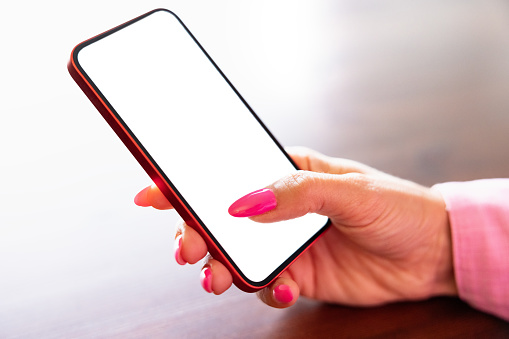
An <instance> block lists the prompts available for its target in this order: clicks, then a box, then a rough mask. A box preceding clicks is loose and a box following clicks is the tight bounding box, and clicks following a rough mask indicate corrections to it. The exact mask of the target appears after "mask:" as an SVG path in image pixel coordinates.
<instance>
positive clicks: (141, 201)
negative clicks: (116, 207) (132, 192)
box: [134, 187, 150, 207]
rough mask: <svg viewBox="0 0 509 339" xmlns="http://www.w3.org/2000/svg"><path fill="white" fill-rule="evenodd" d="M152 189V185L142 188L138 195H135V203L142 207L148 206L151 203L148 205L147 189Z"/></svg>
mask: <svg viewBox="0 0 509 339" xmlns="http://www.w3.org/2000/svg"><path fill="white" fill-rule="evenodd" d="M149 189H150V187H145V188H144V189H142V190H141V191H140V192H139V193H138V194H136V196H135V197H134V203H135V204H136V205H138V206H141V207H148V206H150V205H147V203H146V201H147V191H148V190H149Z"/></svg>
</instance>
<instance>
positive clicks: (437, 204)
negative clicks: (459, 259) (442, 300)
mask: <svg viewBox="0 0 509 339" xmlns="http://www.w3.org/2000/svg"><path fill="white" fill-rule="evenodd" d="M430 193H431V195H432V199H433V201H434V204H433V205H434V211H433V212H432V215H433V216H434V219H435V220H434V221H433V224H434V227H436V229H437V233H436V234H437V237H436V240H435V241H436V252H435V256H434V259H435V265H434V272H433V273H432V277H434V279H433V280H434V281H433V282H432V289H431V291H430V292H431V296H439V295H450V296H455V295H458V289H457V286H456V279H455V275H454V260H453V248H452V246H453V244H452V235H451V226H450V222H449V214H448V212H447V210H446V206H445V201H444V199H443V198H442V195H441V194H440V192H438V191H437V190H434V189H433V188H432V189H431V190H430Z"/></svg>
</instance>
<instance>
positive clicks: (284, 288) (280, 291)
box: [272, 285, 293, 304]
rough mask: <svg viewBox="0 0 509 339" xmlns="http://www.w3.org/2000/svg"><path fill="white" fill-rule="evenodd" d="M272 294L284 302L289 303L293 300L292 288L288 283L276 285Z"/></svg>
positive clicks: (278, 300) (277, 299)
mask: <svg viewBox="0 0 509 339" xmlns="http://www.w3.org/2000/svg"><path fill="white" fill-rule="evenodd" d="M272 294H273V295H274V299H276V301H277V302H280V303H282V304H287V303H289V302H290V301H292V300H293V294H292V290H291V289H290V286H288V285H279V286H276V288H274V291H273V292H272Z"/></svg>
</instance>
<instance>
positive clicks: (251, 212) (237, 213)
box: [228, 188, 277, 217]
mask: <svg viewBox="0 0 509 339" xmlns="http://www.w3.org/2000/svg"><path fill="white" fill-rule="evenodd" d="M276 206H277V201H276V196H275V195H274V192H272V191H271V190H270V189H268V188H263V189H261V190H257V191H254V192H251V193H249V194H248V195H245V196H243V197H242V198H240V199H239V200H237V201H235V202H234V203H233V204H232V205H231V206H230V208H229V209H228V213H230V215H231V216H234V217H252V216H255V215H259V214H262V213H265V212H268V211H270V210H271V209H273V208H275V207H276Z"/></svg>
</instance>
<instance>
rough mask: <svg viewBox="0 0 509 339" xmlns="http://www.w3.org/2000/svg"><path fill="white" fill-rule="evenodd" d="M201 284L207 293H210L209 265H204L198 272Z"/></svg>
mask: <svg viewBox="0 0 509 339" xmlns="http://www.w3.org/2000/svg"><path fill="white" fill-rule="evenodd" d="M200 282H201V286H202V287H203V289H204V290H205V291H207V292H208V293H212V270H211V269H210V267H205V268H204V269H203V270H201V273H200Z"/></svg>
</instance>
